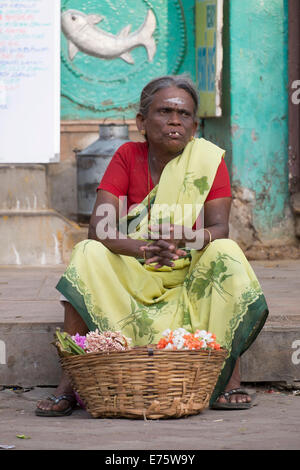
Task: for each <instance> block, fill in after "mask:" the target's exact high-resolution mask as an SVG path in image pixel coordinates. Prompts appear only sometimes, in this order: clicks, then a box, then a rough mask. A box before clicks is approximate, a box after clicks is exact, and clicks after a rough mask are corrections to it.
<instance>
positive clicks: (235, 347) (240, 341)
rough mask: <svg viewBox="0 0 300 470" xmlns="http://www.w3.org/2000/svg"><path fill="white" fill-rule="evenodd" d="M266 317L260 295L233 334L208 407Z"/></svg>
mask: <svg viewBox="0 0 300 470" xmlns="http://www.w3.org/2000/svg"><path fill="white" fill-rule="evenodd" d="M268 315H269V309H268V306H267V303H266V299H265V296H264V295H263V294H261V295H260V296H259V298H258V299H257V300H255V301H254V302H253V303H252V304H250V305H249V306H248V308H247V312H246V313H245V315H244V316H243V321H242V322H241V323H240V325H239V326H238V328H237V329H236V330H235V332H234V337H233V340H232V347H231V353H230V355H229V357H228V358H227V359H226V360H225V363H224V366H223V368H222V370H221V373H220V375H219V378H218V380H217V383H216V386H215V388H214V391H213V393H212V395H211V398H210V402H209V406H212V405H213V403H214V402H215V401H216V400H217V399H218V397H219V396H220V394H221V393H222V392H224V390H225V387H226V385H227V383H228V382H229V380H230V378H231V375H232V373H233V370H234V367H235V364H236V361H237V359H238V358H239V357H240V356H242V354H244V352H246V351H247V349H248V348H249V347H250V346H251V345H252V344H253V342H254V341H255V339H256V338H257V336H258V335H259V333H260V331H261V330H262V328H263V326H264V324H265V322H266V320H267V317H268ZM246 323H248V325H249V326H248V328H246V325H245V324H246Z"/></svg>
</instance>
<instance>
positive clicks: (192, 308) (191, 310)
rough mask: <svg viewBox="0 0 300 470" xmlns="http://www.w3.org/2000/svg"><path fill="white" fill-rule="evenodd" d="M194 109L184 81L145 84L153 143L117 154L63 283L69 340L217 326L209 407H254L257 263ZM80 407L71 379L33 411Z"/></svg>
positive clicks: (145, 115) (260, 307) (140, 120)
mask: <svg viewBox="0 0 300 470" xmlns="http://www.w3.org/2000/svg"><path fill="white" fill-rule="evenodd" d="M197 108H198V100H197V92H196V90H195V88H194V85H193V83H192V82H191V81H190V80H188V79H187V78H186V77H184V76H166V77H160V78H157V79H154V80H152V81H151V82H150V83H148V85H146V87H145V88H144V89H143V91H142V94H141V100H140V110H139V112H138V114H137V118H136V123H137V127H138V129H139V131H140V132H141V133H142V134H143V135H144V136H145V142H143V143H142V142H128V143H126V144H124V145H122V146H121V147H120V148H119V149H118V151H117V152H116V154H115V155H114V157H113V159H112V160H111V162H110V164H109V166H108V168H107V170H106V173H105V175H104V177H103V179H102V181H101V183H100V185H99V188H98V193H97V200H96V203H95V207H94V211H93V214H92V216H91V220H90V227H89V239H88V240H84V241H82V242H80V243H78V244H77V245H76V246H75V248H74V250H73V253H72V258H71V261H70V264H69V266H68V268H67V270H66V272H65V273H64V275H63V276H62V278H61V279H60V281H59V283H58V285H57V289H58V290H59V291H60V292H61V293H62V294H63V296H64V297H65V300H66V301H65V302H64V303H65V324H64V330H65V331H67V332H68V333H70V334H72V335H74V334H76V333H79V334H80V335H85V334H86V333H87V332H88V331H89V330H94V329H96V328H98V329H99V330H100V331H101V330H102V331H103V330H117V331H118V330H121V331H122V332H123V333H124V334H125V335H126V336H128V337H131V338H132V340H133V345H146V344H149V343H152V344H153V343H157V342H158V340H159V339H160V338H161V335H162V332H163V331H164V330H166V329H167V328H170V329H176V328H179V327H184V328H185V329H187V330H190V331H195V330H196V329H200V330H206V331H209V332H212V333H214V334H215V335H216V338H217V342H218V343H220V344H221V345H222V346H223V347H224V348H226V349H227V350H228V356H227V359H226V361H225V363H224V366H223V368H222V371H221V374H220V376H219V379H218V382H217V384H216V387H215V389H214V392H213V395H212V397H211V401H210V406H211V407H213V408H234V409H246V408H249V407H250V406H252V403H251V397H250V396H249V395H248V394H247V393H246V391H245V390H242V389H240V374H239V357H240V356H241V354H242V353H244V351H245V350H246V349H247V348H248V347H249V346H250V345H251V344H252V342H253V341H254V339H255V338H256V336H257V335H258V333H259V332H260V330H261V328H262V327H263V325H264V322H265V320H266V318H267V315H268V308H267V305H266V301H265V298H264V295H263V292H262V290H261V287H260V285H259V283H258V281H257V278H256V276H255V274H254V272H253V270H252V268H251V266H250V264H249V263H248V261H247V259H246V258H245V256H244V254H243V252H242V251H241V249H240V248H239V246H238V245H237V244H236V243H235V242H234V241H232V240H230V239H228V232H229V228H228V220H229V213H230V206H231V191H230V183H229V176H228V171H227V168H226V165H225V162H224V159H223V157H224V153H225V152H224V151H223V150H222V149H220V148H219V147H217V146H216V145H214V144H212V143H210V142H208V141H206V140H205V139H202V138H201V139H195V138H194V134H195V132H196V129H197V118H196V113H197ZM124 196H125V201H124ZM122 204H123V206H122ZM124 204H125V213H126V212H128V213H127V216H126V217H125V218H124V217H123V212H124V210H123V209H124ZM122 211H123V212H122ZM124 220H125V222H126V223H124ZM122 227H123V228H122ZM124 227H125V229H124ZM74 404H75V398H74V395H73V392H72V388H71V386H70V384H69V382H68V380H67V378H66V377H65V375H64V374H63V375H62V379H61V382H60V384H59V386H58V387H57V389H56V391H55V393H54V395H53V396H52V397H50V398H48V399H46V400H42V401H40V402H39V403H38V405H37V409H36V413H37V414H38V415H40V416H57V415H65V414H69V413H71V412H72V408H73V406H74Z"/></svg>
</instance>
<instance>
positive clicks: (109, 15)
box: [61, 0, 195, 120]
mask: <svg viewBox="0 0 300 470" xmlns="http://www.w3.org/2000/svg"><path fill="white" fill-rule="evenodd" d="M180 73H188V74H189V75H190V77H191V78H192V79H193V80H195V11H194V0H151V1H150V0H102V1H101V2H99V0H62V35H61V95H62V97H61V118H62V119H64V120H67V119H70V120H77V119H78V120H85V119H99V118H105V117H107V118H114V119H120V118H124V119H132V118H134V117H135V114H136V111H137V105H138V101H139V95H140V92H141V90H142V88H143V86H144V85H145V84H146V83H147V82H148V81H149V80H151V79H152V78H155V77H158V76H161V75H166V74H180Z"/></svg>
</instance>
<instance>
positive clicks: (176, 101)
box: [163, 97, 185, 104]
mask: <svg viewBox="0 0 300 470" xmlns="http://www.w3.org/2000/svg"><path fill="white" fill-rule="evenodd" d="M163 101H167V102H168V103H174V104H185V101H184V100H183V99H182V98H179V97H174V98H166V99H164V100H163Z"/></svg>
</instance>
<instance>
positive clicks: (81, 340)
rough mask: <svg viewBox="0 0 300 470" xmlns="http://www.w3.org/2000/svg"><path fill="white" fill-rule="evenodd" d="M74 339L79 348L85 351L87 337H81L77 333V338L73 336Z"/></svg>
mask: <svg viewBox="0 0 300 470" xmlns="http://www.w3.org/2000/svg"><path fill="white" fill-rule="evenodd" d="M72 339H73V340H74V341H75V343H76V344H77V345H78V346H80V347H81V348H82V349H85V340H86V338H85V336H80V335H79V333H76V335H75V336H72Z"/></svg>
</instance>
